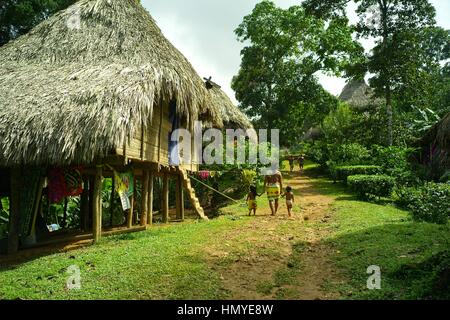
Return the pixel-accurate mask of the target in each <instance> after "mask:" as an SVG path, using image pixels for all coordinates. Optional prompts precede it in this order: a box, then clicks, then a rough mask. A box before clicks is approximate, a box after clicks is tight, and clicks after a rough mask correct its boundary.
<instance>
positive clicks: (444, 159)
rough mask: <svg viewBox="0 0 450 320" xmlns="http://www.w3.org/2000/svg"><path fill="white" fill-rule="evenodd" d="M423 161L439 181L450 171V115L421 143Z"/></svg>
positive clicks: (431, 130) (427, 134)
mask: <svg viewBox="0 0 450 320" xmlns="http://www.w3.org/2000/svg"><path fill="white" fill-rule="evenodd" d="M418 146H420V147H421V148H422V152H421V160H422V162H423V163H425V164H427V165H428V166H432V167H434V168H431V169H432V170H431V171H433V172H435V174H433V178H435V179H437V178H439V177H440V175H441V174H443V173H444V172H445V170H448V169H450V113H449V114H447V115H446V116H445V117H444V118H442V120H441V121H439V122H438V123H437V124H435V125H434V126H433V127H432V128H431V129H430V130H428V132H427V133H426V134H425V136H424V137H423V138H422V139H421V140H420V141H419V143H418Z"/></svg>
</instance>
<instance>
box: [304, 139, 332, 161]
mask: <svg viewBox="0 0 450 320" xmlns="http://www.w3.org/2000/svg"><path fill="white" fill-rule="evenodd" d="M306 155H307V157H308V159H311V160H312V161H314V162H315V163H318V164H319V165H320V166H321V167H325V166H326V162H327V161H328V148H327V146H326V144H324V143H321V142H316V143H315V144H313V145H311V146H310V147H309V149H308V150H307V152H306Z"/></svg>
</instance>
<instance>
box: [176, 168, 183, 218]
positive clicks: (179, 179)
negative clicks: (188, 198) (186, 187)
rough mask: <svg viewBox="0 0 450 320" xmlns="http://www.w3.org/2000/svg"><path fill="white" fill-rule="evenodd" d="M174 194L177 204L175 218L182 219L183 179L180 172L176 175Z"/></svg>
mask: <svg viewBox="0 0 450 320" xmlns="http://www.w3.org/2000/svg"><path fill="white" fill-rule="evenodd" d="M175 195H176V205H177V219H178V220H184V196H183V181H182V177H181V174H179V175H177V187H176V192H175Z"/></svg>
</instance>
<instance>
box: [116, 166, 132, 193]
mask: <svg viewBox="0 0 450 320" xmlns="http://www.w3.org/2000/svg"><path fill="white" fill-rule="evenodd" d="M114 180H115V185H116V191H117V193H121V192H125V193H126V194H127V195H128V196H129V197H131V196H132V195H133V193H134V176H133V173H132V172H125V173H118V172H115V171H114Z"/></svg>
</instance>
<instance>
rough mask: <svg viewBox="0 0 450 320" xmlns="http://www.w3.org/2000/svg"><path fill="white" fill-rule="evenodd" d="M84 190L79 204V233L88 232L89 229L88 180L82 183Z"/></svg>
mask: <svg viewBox="0 0 450 320" xmlns="http://www.w3.org/2000/svg"><path fill="white" fill-rule="evenodd" d="M83 184H84V189H83V193H82V194H81V203H80V214H81V217H80V228H81V231H88V229H89V226H88V224H89V179H84V181H83Z"/></svg>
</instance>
